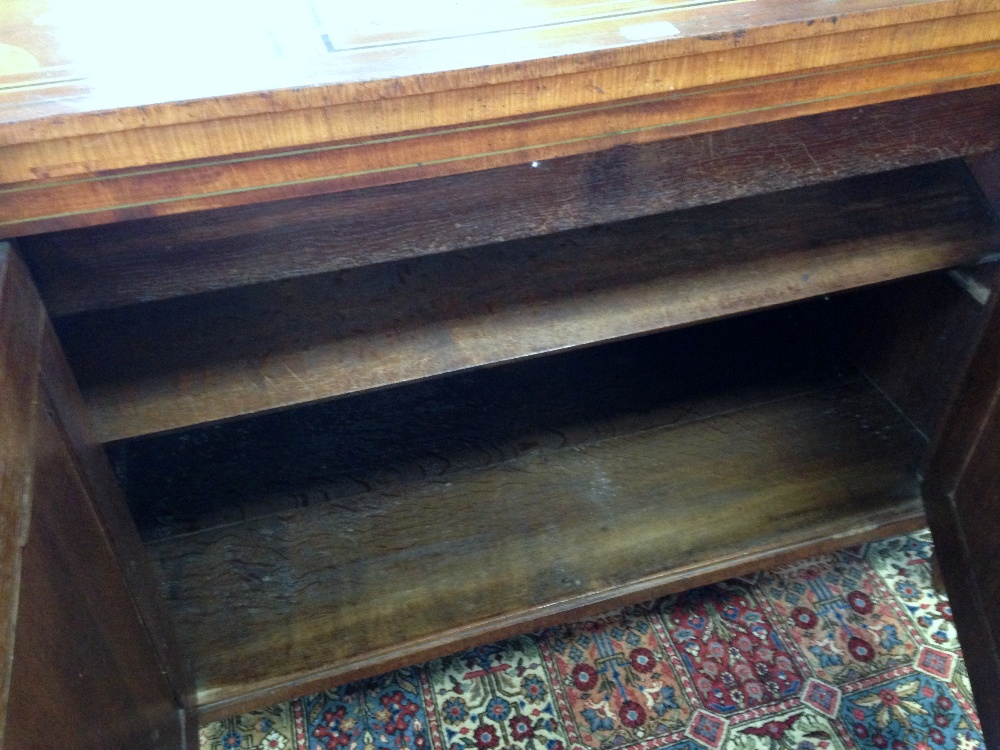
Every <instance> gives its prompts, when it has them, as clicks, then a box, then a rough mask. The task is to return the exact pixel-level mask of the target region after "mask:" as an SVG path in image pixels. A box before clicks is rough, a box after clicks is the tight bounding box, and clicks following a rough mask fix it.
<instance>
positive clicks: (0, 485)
mask: <svg viewBox="0 0 1000 750" xmlns="http://www.w3.org/2000/svg"><path fill="white" fill-rule="evenodd" d="M29 285H30V280H29V278H28V276H27V272H26V269H25V268H24V266H23V265H21V264H19V263H17V262H16V261H15V260H14V258H13V255H12V253H11V250H10V246H9V245H8V244H7V243H0V393H2V394H3V397H2V398H0V458H2V461H3V464H2V465H3V470H2V471H0V607H2V609H0V659H2V661H0V745H2V740H3V737H4V728H5V726H6V716H7V711H6V707H7V696H8V693H9V691H10V686H11V673H10V670H11V665H12V663H13V658H14V642H15V628H16V626H17V607H18V600H19V599H20V592H21V569H22V558H21V548H22V547H23V546H24V543H25V540H26V537H27V534H28V525H29V523H30V518H31V504H30V493H29V487H30V485H31V474H32V471H33V469H34V465H35V461H34V456H33V453H32V451H33V448H34V431H35V423H36V419H35V417H36V413H35V412H36V405H35V404H36V401H37V399H38V367H39V361H40V358H41V353H40V352H41V338H42V330H43V324H44V311H43V310H42V308H41V307H40V306H39V305H38V303H37V302H36V301H35V300H33V299H32V298H31V297H30V296H29V295H26V294H24V289H25V288H26V287H28V286H29Z"/></svg>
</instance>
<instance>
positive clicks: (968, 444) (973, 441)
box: [923, 152, 1000, 749]
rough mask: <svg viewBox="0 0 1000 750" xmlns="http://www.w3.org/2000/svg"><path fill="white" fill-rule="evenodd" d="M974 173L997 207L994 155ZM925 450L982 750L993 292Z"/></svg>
mask: <svg viewBox="0 0 1000 750" xmlns="http://www.w3.org/2000/svg"><path fill="white" fill-rule="evenodd" d="M976 167H977V165H973V168H974V172H976V173H977V177H979V178H980V184H981V185H982V186H983V187H984V189H985V192H986V193H987V197H988V198H989V199H990V200H991V201H992V202H993V204H994V207H998V208H1000V152H996V153H995V154H993V156H992V157H990V158H989V159H987V160H985V161H983V162H982V163H981V164H980V165H978V168H976ZM997 286H998V285H997V283H996V282H994V285H993V289H992V293H991V295H990V299H989V302H988V304H989V305H991V310H989V312H988V314H987V316H986V323H985V327H984V329H983V332H982V336H981V338H980V341H979V345H978V347H977V349H976V351H975V354H974V355H973V358H972V361H971V363H970V365H969V369H968V371H967V373H966V376H965V379H964V382H963V383H961V385H960V389H959V395H958V397H957V399H956V400H955V402H954V403H953V404H952V405H951V408H950V411H949V413H948V415H947V416H946V418H945V421H944V425H943V427H942V429H941V430H940V432H939V434H938V437H937V440H936V442H935V444H934V446H933V447H932V450H931V454H930V459H929V462H928V465H927V468H926V473H925V479H924V487H923V495H924V502H925V505H926V508H927V517H928V521H929V523H930V527H931V532H932V533H933V535H934V547H935V555H936V556H937V558H938V561H939V564H940V567H941V572H942V575H943V577H944V582H945V587H946V588H947V590H948V594H949V596H950V599H951V605H952V611H953V612H954V616H955V627H956V628H957V630H958V636H959V640H960V641H961V643H962V650H963V652H964V653H965V657H966V660H965V663H966V667H967V669H968V671H969V680H970V682H971V683H972V690H973V694H974V695H975V698H976V704H977V706H978V708H979V719H980V721H981V722H982V726H983V737H984V738H985V740H986V744H987V747H989V748H994V749H995V748H1000V299H998V298H1000V289H998V288H997Z"/></svg>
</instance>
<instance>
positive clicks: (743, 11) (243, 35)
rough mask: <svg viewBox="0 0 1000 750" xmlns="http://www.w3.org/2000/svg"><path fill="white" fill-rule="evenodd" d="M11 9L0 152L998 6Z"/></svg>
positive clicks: (912, 2) (641, 0)
mask: <svg viewBox="0 0 1000 750" xmlns="http://www.w3.org/2000/svg"><path fill="white" fill-rule="evenodd" d="M5 6H6V7H5V9H4V12H3V13H2V15H0V143H3V144H12V143H20V142H30V141H38V140H47V139H49V138H53V137H59V136H62V135H67V134H69V132H71V131H72V132H73V133H74V134H79V133H80V132H81V130H86V131H89V132H95V131H106V130H119V129H122V128H128V127H130V126H131V127H135V126H140V127H141V126H153V125H157V124H166V123H168V122H171V123H172V122H175V121H178V120H180V121H187V122H196V121H204V120H211V119H217V118H220V117H227V116H235V115H245V114H249V113H252V112H274V111H281V110H287V109H302V108H310V107H316V106H330V105H335V104H338V103H344V102H349V101H368V100H372V99H387V98H395V97H400V96H407V95H414V94H427V93H431V92H433V91H440V90H454V89H460V88H469V87H478V86H483V85H491V84H497V83H503V82H506V81H512V80H525V79H534V78H545V77H549V76H558V75H562V74H565V73H570V72H580V71H586V70H594V69H602V68H611V67H618V66H622V65H628V64H634V63H636V62H642V61H645V60H653V59H664V58H671V57H680V56H685V55H689V54H698V53H704V52H711V51H720V50H726V49H731V48H738V47H750V46H755V45H759V44H767V43H773V42H775V41H781V40H787V39H795V38H803V37H812V36H823V35H827V34H832V33H837V32H844V31H851V30H857V29H859V28H870V27H882V26H891V25H896V24H902V23H912V22H919V21H926V20H932V19H935V18H945V17H949V16H958V15H965V14H968V13H974V12H985V11H989V10H991V9H995V8H996V3H995V2H994V1H993V0H971V1H970V2H958V1H957V0H835V1H834V2H831V1H830V0H494V2H490V3H483V2H458V1H457V0H426V1H425V2H420V3H410V2H402V0H369V1H368V2H365V3H340V2H335V1H334V0H286V1H285V2H281V3H276V2H273V0H257V1H256V2H251V3H247V2H245V1H244V0H240V2H237V1H236V0H217V1H216V2H210V3H206V2H202V1H201V0H175V2H172V3H169V4H159V5H150V4H144V5H142V6H136V5H135V4H134V3H132V2H126V0H99V2H98V3H97V4H95V3H78V2H74V1H73V0H8V2H7V3H5ZM101 114H103V115H104V117H103V118H99V121H97V122H91V123H90V124H89V125H88V124H87V120H93V118H95V117H97V116H99V115H101ZM100 120H103V121H100Z"/></svg>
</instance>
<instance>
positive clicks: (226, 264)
mask: <svg viewBox="0 0 1000 750" xmlns="http://www.w3.org/2000/svg"><path fill="white" fill-rule="evenodd" d="M997 122H1000V89H998V88H997V87H987V88H980V89H973V90H970V91H960V92H953V93H950V94H944V95H941V96H932V97H918V98H915V99H909V100H907V101H905V102H890V103H884V104H878V105H873V106H870V107H861V108H855V109H849V110H844V111H841V112H830V113H825V114H822V115H815V116H811V117H801V118H795V119H792V120H783V121H781V122H776V123H768V124H764V125H754V126H748V127H744V128H736V129H733V130H726V131H722V132H718V133H708V134H704V135H698V136H693V137H691V138H681V139H675V140H670V141H660V142H657V143H649V144H642V145H638V146H632V147H620V148H617V149H612V150H609V151H602V152H597V153H587V154H581V155H579V156H574V157H566V158H563V159H554V160H550V161H545V162H541V163H539V164H537V165H536V166H531V165H530V164H523V165H518V166H513V167H505V168H501V169H494V170H490V171H489V172H472V173H468V174H464V175H456V176H453V177H443V178H437V179H431V180H423V181H420V182H409V183H403V184H400V185H392V186H387V187H382V188H370V189H367V190H355V191H349V192H344V193H338V194H336V195H331V196H318V197H311V198H301V199H294V200H289V201H278V202H276V203H267V204H255V205H250V206H240V207H235V208H229V209H220V210H217V211H208V212H197V213H192V214H184V215H180V216H167V217H159V218H156V219H149V220H142V221H132V222H122V223H119V224H113V225H109V226H101V227H93V228H87V229H78V230H70V231H66V232H56V233H52V234H41V235H35V236H32V237H25V238H23V239H22V240H21V241H19V243H18V247H19V248H20V250H21V252H22V254H23V256H24V257H25V260H26V261H27V262H28V264H29V267H30V268H31V272H32V275H33V276H34V278H35V281H36V283H37V284H38V285H39V289H40V291H41V293H42V297H43V299H44V300H45V304H46V307H47V309H48V311H49V314H50V315H53V316H59V315H65V314H68V313H74V312H81V311H83V310H88V309H101V308H108V307H117V306H122V305H127V304H131V303H135V302H145V301H151V300H157V299H164V298H168V297H174V296H181V295H184V294H194V293H198V292H205V291H211V290H215V289H221V288H225V287H229V286H240V285H245V284H253V283H260V282H264V281H271V280H276V279H281V278H289V277H294V276H302V275H307V274H310V273H322V272H328V271H334V270H340V269H344V268H351V267H355V266H360V265H366V264H369V263H383V262H386V261H390V260H400V259H402V258H406V257H413V256H417V255H425V254H429V253H438V252H445V251H449V250H455V249H460V248H464V247H474V246H477V245H482V244H487V243H490V242H500V241H506V240H512V239H520V238H523V237H527V236H533V235H540V234H549V233H552V232H558V231H564V230H567V229H576V228H580V227H583V226H593V225H596V224H602V223H607V222H611V221H621V220H624V219H632V218H636V217H639V216H646V215H651V214H655V213H661V212H664V211H672V210H678V209H684V208H692V207H694V206H698V205H703V204H709V203H718V202H721V201H724V200H731V199H734V198H740V197H745V196H749V195H756V194H761V193H769V192H775V191H778V190H785V189H789V188H794V187H802V186H805V185H809V184H813V183H819V182H826V181H831V180H837V179H844V178H847V177H853V176H856V175H860V174H868V173H873V172H881V171H885V170H888V169H894V168H900V167H907V166H912V165H915V164H920V163H924V162H929V161H938V160H941V159H947V158H953V157H958V156H964V155H975V154H979V153H982V152H984V151H989V150H990V149H995V148H997V147H998V146H1000V129H998V128H997V127H996V123H997Z"/></svg>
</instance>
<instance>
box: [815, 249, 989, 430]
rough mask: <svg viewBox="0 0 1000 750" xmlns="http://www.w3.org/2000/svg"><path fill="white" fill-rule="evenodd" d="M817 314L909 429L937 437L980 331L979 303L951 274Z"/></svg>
mask: <svg viewBox="0 0 1000 750" xmlns="http://www.w3.org/2000/svg"><path fill="white" fill-rule="evenodd" d="M998 272H1000V267H998V265H997V264H995V263H991V264H987V265H985V266H981V267H979V268H972V269H969V270H968V273H969V274H980V275H981V276H982V277H983V279H984V280H985V279H987V278H988V277H992V276H995V275H996V274H997V273H998ZM963 273H965V271H964V270H963ZM977 283H978V282H977ZM824 308H828V309H824ZM816 313H817V315H816V317H817V318H818V319H822V320H823V323H822V325H823V328H824V330H825V331H826V333H827V334H828V335H829V336H830V337H831V339H832V340H834V341H836V342H837V345H838V346H839V347H842V348H843V349H844V350H845V351H846V356H847V357H849V358H850V359H852V360H853V361H854V362H856V363H857V364H858V365H859V366H860V367H861V368H862V369H863V370H864V371H865V373H866V374H867V375H868V377H870V378H871V379H872V381H873V382H875V383H876V384H877V385H878V387H879V388H880V389H881V390H882V392H883V393H885V394H886V395H887V396H888V397H889V398H890V399H892V401H893V402H894V403H895V404H896V405H897V406H898V407H899V408H900V409H902V410H903V412H904V413H905V414H906V415H907V417H908V418H909V419H910V420H911V421H912V422H913V423H914V425H915V426H917V427H918V428H919V429H920V430H921V431H922V432H923V433H924V434H925V435H929V436H930V435H935V434H937V431H938V429H939V427H940V423H941V420H942V418H943V417H944V414H945V411H946V409H947V407H948V405H949V404H950V402H951V400H952V399H953V398H954V395H955V390H956V388H957V387H958V386H959V384H960V382H961V378H962V376H963V375H964V373H965V370H966V368H967V367H968V364H969V360H970V358H971V357H972V353H973V352H974V351H975V347H976V344H977V343H978V341H979V337H980V335H981V333H982V327H983V323H984V322H985V319H986V309H985V308H984V307H983V305H982V304H981V303H980V302H978V301H977V300H976V299H975V298H974V297H973V296H972V295H970V294H969V292H968V291H967V290H966V289H965V288H964V287H963V286H961V285H959V284H956V283H955V282H954V281H953V279H952V278H951V276H950V274H928V275H925V276H921V277H919V278H915V279H912V280H910V281H908V282H907V283H905V284H892V285H887V286H884V287H878V288H872V289H866V290H862V291H860V292H857V293H855V294H848V295H841V296H839V297H835V298H832V299H831V300H829V301H828V303H827V304H825V305H818V306H816ZM875 321H877V324H875Z"/></svg>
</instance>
